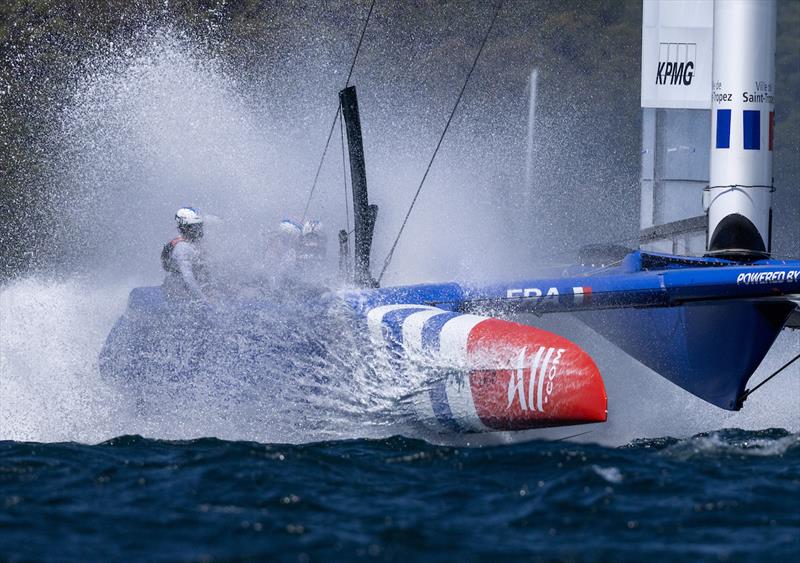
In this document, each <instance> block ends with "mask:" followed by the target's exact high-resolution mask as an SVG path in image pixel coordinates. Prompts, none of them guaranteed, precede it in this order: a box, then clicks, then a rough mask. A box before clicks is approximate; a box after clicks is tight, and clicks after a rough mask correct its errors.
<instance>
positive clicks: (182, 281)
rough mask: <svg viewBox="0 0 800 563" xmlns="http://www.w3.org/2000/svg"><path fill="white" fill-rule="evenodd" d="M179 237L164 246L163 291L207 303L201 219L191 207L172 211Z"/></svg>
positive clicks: (175, 297)
mask: <svg viewBox="0 0 800 563" xmlns="http://www.w3.org/2000/svg"><path fill="white" fill-rule="evenodd" d="M175 222H176V223H177V225H178V232H179V233H180V236H178V237H176V238H174V239H172V240H171V241H169V242H168V243H167V244H165V245H164V249H163V250H162V251H161V265H162V266H163V267H164V270H166V272H167V276H166V278H165V279H164V284H163V288H164V292H165V294H166V295H167V297H168V298H173V299H192V300H196V301H200V302H202V303H205V304H208V303H209V301H208V297H207V296H206V292H205V291H204V287H205V286H206V285H207V284H208V275H207V273H206V267H205V260H204V252H203V248H202V245H201V244H200V241H201V240H202V238H203V218H202V216H201V215H200V212H199V211H198V210H197V209H195V208H193V207H181V208H180V209H178V211H177V212H176V213H175Z"/></svg>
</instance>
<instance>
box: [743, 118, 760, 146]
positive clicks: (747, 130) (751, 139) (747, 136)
mask: <svg viewBox="0 0 800 563" xmlns="http://www.w3.org/2000/svg"><path fill="white" fill-rule="evenodd" d="M743 116H744V117H743V125H744V148H745V150H754V151H757V150H760V149H761V112H760V111H758V110H748V109H746V110H744V112H743Z"/></svg>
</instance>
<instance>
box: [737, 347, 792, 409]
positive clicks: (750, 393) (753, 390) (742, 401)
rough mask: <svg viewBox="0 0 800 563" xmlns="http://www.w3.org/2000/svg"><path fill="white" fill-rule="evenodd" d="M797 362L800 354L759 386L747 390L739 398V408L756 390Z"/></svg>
mask: <svg viewBox="0 0 800 563" xmlns="http://www.w3.org/2000/svg"><path fill="white" fill-rule="evenodd" d="M797 360H800V354H797V355H796V356H795V357H794V358H792V359H791V360H789V361H788V362H787V363H785V364H783V365H782V366H781V367H780V368H779V369H778V370H777V371H775V372H774V373H773V374H772V375H770V376H769V377H768V378H766V379H765V380H764V381H762V382H761V383H759V384H758V385H756V386H755V387H753V388H752V389H747V390H746V391H745V392H744V393H742V394H741V395H740V396H739V399H738V400H737V404H738V406H739V407H741V406H742V405H743V404H744V401H745V399H747V397H749V396H750V395H752V394H753V393H754V392H755V391H756V389H758V388H759V387H762V386H763V385H764V384H765V383H767V381H769V380H770V379H772V378H773V377H775V376H776V375H778V374H779V373H780V372H782V371H783V370H785V369H786V368H788V367H789V366H790V365H792V364H793V363H795V362H796V361H797Z"/></svg>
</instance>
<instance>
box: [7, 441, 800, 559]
mask: <svg viewBox="0 0 800 563" xmlns="http://www.w3.org/2000/svg"><path fill="white" fill-rule="evenodd" d="M798 555H800V434H793V433H790V432H787V431H785V430H780V429H769V430H763V431H743V430H735V429H727V430H721V431H717V432H711V433H703V434H698V435H696V436H694V437H691V438H686V439H675V438H669V437H664V438H659V439H647V440H637V441H634V442H632V443H629V444H627V445H624V446H622V447H606V446H600V445H593V444H577V443H572V442H570V441H569V440H565V441H532V442H528V443H524V444H515V445H503V446H494V447H482V448H460V447H445V446H435V445H431V444H429V443H427V442H424V441H418V440H410V439H406V438H400V437H395V438H389V439H382V440H365V439H358V440H345V441H330V442H319V443H309V444H303V445H285V444H263V443H255V442H236V441H224V440H218V439H213V438H207V439H198V440H189V441H164V440H150V439H145V438H142V437H139V436H121V437H119V438H115V439H113V440H109V441H106V442H103V443H100V444H97V445H82V444H77V443H51V444H42V443H25V442H15V441H5V442H0V558H2V559H4V560H11V561H28V560H54V561H59V560H65V561H66V560H73V561H89V560H143V559H144V560H178V561H182V560H185V561H194V560H201V561H214V560H270V559H278V560H287V561H322V560H330V559H340V560H354V559H379V560H388V561H409V560H442V561H456V560H457V561H477V560H491V559H494V558H500V557H514V558H523V559H525V560H532V561H645V560H655V561H697V560H708V561H763V560H767V559H772V560H782V561H792V560H797V559H796V558H797V556H798Z"/></svg>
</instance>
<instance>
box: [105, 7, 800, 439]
mask: <svg viewBox="0 0 800 563" xmlns="http://www.w3.org/2000/svg"><path fill="white" fill-rule="evenodd" d="M695 8H696V6H694V7H692V6H682V5H681V3H680V2H678V3H672V4H671V5H667V3H665V2H661V3H659V2H651V3H645V18H644V33H643V40H644V43H645V49H643V51H644V54H643V70H642V73H643V93H642V98H643V105H645V102H646V98H647V102H646V104H649V105H650V107H672V108H680V107H684V106H682V105H681V103H682V102H681V100H684V101H685V100H686V99H688V98H691V97H692V96H693V95H695V96H696V94H694V93H693V92H694V91H695V90H696V89H697V88H700V89H701V90H702V88H703V84H704V80H703V78H702V76H703V74H704V73H705V75H706V79H705V85H706V86H709V85H713V90H712V91H708V90H706V91H705V92H704V93H702V94H701V96H704V97H705V98H704V100H705V101H703V100H701V102H700V104H701V105H700V106H699V107H705V108H708V109H710V118H711V124H710V125H711V135H710V139H711V143H710V179H709V181H708V187H707V188H705V190H704V194H705V197H704V202H705V203H704V204H705V211H706V216H707V222H706V224H705V225H704V226H703V228H704V232H705V241H704V242H705V244H704V246H705V249H704V252H703V253H702V254H703V255H699V256H698V255H695V256H690V255H678V254H675V253H668V252H657V251H653V250H652V249H644V248H642V249H640V250H635V251H631V252H629V253H627V254H624V255H618V256H613V257H608V260H604V261H601V263H585V264H581V265H576V266H574V267H571V268H568V269H566V270H564V271H561V272H558V273H557V274H555V275H553V276H552V277H545V278H532V279H520V280H510V281H506V282H501V283H494V284H488V285H470V284H461V283H454V282H453V283H437V284H421V285H410V286H395V287H376V285H377V284H376V282H375V281H374V280H373V277H372V275H371V273H370V252H371V242H372V235H373V230H374V227H375V222H376V218H377V207H376V206H374V205H370V203H369V198H368V194H367V183H366V170H365V165H364V151H363V146H362V141H361V129H360V118H359V111H358V103H357V98H356V93H355V88H354V87H352V86H351V87H347V88H345V89H344V90H343V91H342V92H341V93H340V109H341V112H342V116H343V118H344V120H345V122H346V125H347V140H348V150H349V156H350V167H351V178H352V191H353V208H354V219H355V230H354V235H355V236H354V253H353V260H352V265H350V266H349V267H348V268H346V269H347V270H348V272H350V274H349V276H350V278H351V281H352V283H353V284H354V285H355V286H356V287H357V288H355V289H354V288H350V289H345V290H341V291H339V292H338V293H337V294H336V296H335V297H334V298H335V299H336V300H339V301H340V302H342V303H345V304H346V305H347V306H348V307H349V310H351V311H352V312H353V313H354V316H353V330H354V331H357V332H362V333H364V334H365V339H366V340H367V341H368V342H369V346H368V347H367V348H366V349H367V350H369V354H370V355H371V361H376V362H381V363H382V365H384V366H385V368H386V369H391V370H393V371H394V372H395V373H398V374H401V376H402V374H403V373H406V372H408V371H409V370H425V371H426V372H427V373H430V374H434V375H433V376H432V377H431V378H429V379H428V381H429V382H430V383H429V384H428V385H427V387H426V388H425V389H424V390H423V392H421V393H420V394H419V397H420V398H419V400H418V401H416V407H415V408H416V409H417V411H418V414H419V420H420V422H422V423H423V424H425V425H426V426H428V427H432V428H434V429H436V430H437V431H438V432H441V433H448V432H489V431H501V430H503V431H505V430H521V429H529V428H540V427H549V426H561V425H572V424H584V423H593V422H602V421H605V420H606V416H607V398H606V392H605V388H604V385H603V380H602V378H601V375H600V373H599V371H598V368H597V366H596V365H595V363H594V361H593V360H592V358H591V357H590V356H589V355H588V354H587V353H586V352H585V351H583V350H582V349H581V348H580V347H579V346H578V345H577V344H576V343H574V342H571V341H569V340H567V339H566V338H564V337H563V336H560V335H558V334H554V333H552V332H549V331H545V330H542V329H540V328H537V327H535V326H528V325H526V324H521V323H518V322H512V321H510V320H506V319H505V318H503V317H506V318H508V317H509V316H511V315H518V314H520V313H533V314H535V315H544V314H551V313H568V314H572V315H575V316H577V317H578V318H579V319H581V320H582V321H584V322H585V323H586V324H588V325H589V326H590V327H591V328H593V329H594V330H595V331H596V332H598V333H599V334H601V335H603V336H604V337H605V338H607V339H608V340H609V341H611V342H612V343H614V344H616V345H617V346H618V347H619V348H621V349H622V350H623V351H624V352H626V353H627V354H629V355H630V356H632V357H633V358H635V359H636V360H638V361H640V362H641V363H642V364H644V365H646V366H648V367H649V368H651V369H652V370H653V371H655V372H656V373H658V374H660V375H661V376H663V377H665V378H666V379H668V380H669V381H671V382H673V383H675V384H676V385H678V386H680V387H682V388H683V389H685V390H686V391H688V392H689V393H692V394H693V395H696V396H697V397H700V398H701V399H703V400H705V401H707V402H709V403H711V404H713V405H716V406H717V407H720V408H722V409H728V410H738V409H740V408H742V405H743V403H744V400H745V398H746V396H747V391H746V386H747V383H748V380H749V378H750V377H751V375H752V374H753V373H754V371H755V370H756V368H757V367H758V366H759V364H760V363H761V362H762V360H763V359H764V357H765V356H766V355H767V353H768V352H769V350H770V348H771V346H772V344H773V343H774V342H775V340H776V338H777V337H778V335H779V334H780V332H781V331H782V330H783V329H784V328H787V327H791V328H797V327H798V324H799V323H798V315H797V307H798V304H799V303H800V260H778V259H774V258H772V257H771V221H772V209H771V195H772V191H773V187H772V148H773V130H774V96H773V92H774V82H775V79H774V51H775V41H774V38H775V2H774V1H769V0H767V1H764V2H761V1H755V0H752V1H742V2H726V1H724V0H716V1H713V0H708V1H707V2H703V3H702V6H700V8H701V9H700V11H701V12H702V11H704V10H705V12H707V16H708V19H709V20H710V21H711V23H709V25H708V26H706V29H705V31H703V29H701V28H700V27H698V28H697V29H700V31H697V29H694V30H689V31H688V32H687V31H685V30H681V29H679V27H678V26H676V25H675V23H674V21H672V20H673V19H674V18H675V13H674V12H675V11H677V12H680V11H681V10H683V11H686V10H693V9H695ZM495 17H496V14H495ZM659 18H661V20H662V21H661V23H659V21H658V20H659ZM671 18H672V19H671ZM712 23H713V25H712ZM712 28H713V30H715V32H714V33H713V50H712V49H711V39H710V38H711V37H712V36H711V35H710V34H711V30H712ZM723 30H724V33H723ZM704 32H705V33H706V35H705V36H703V35H702V33H704ZM681 33H684V34H687V33H688V35H692V34H694V35H692V37H696V38H695V39H694V40H693V41H689V40H688V39H686V38H683V37H682V36H680V34H681ZM698 33H700V34H701V35H697V34H698ZM670 34H673V35H674V34H677V35H676V36H670ZM692 37H689V39H692ZM730 37H735V38H737V40H736V41H728V42H726V41H727V39H726V38H730ZM648 45H651V46H652V47H651V48H650V49H649V50H648ZM690 46H691V48H690ZM703 49H705V51H703ZM712 51H713V57H712V56H711V52H712ZM476 61H477V57H476ZM712 61H713V65H712ZM473 68H474V67H473ZM712 68H713V76H712V74H711V73H712V70H711V69H712ZM689 73H692V76H693V77H694V80H692V79H691V78H687V77H688V76H689ZM651 74H652V76H650V75H651ZM670 76H680V80H669V79H666V78H665V77H670ZM651 78H654V84H653V85H649V86H647V88H645V86H644V81H645V79H647V80H648V81H650V79H651ZM654 88H655V91H653V89H654ZM676 88H677V89H680V88H688V89H687V90H686V91H681V90H676ZM753 89H756V90H759V91H762V93H764V95H757V96H747V95H745V94H744V93H746V92H750V91H752V90H753ZM462 93H463V90H462ZM651 98H654V99H655V100H656V101H655V102H652V101H651ZM664 100H667V101H666V102H664ZM709 100H710V102H709ZM665 103H666V105H663V104H665ZM653 104H655V106H653ZM659 104H661V105H659ZM703 104H705V105H703ZM709 106H710V107H709ZM688 107H694V106H691V105H690V106H688ZM454 111H455V109H454ZM647 127H649V124H648V120H647V117H646V119H645V128H647ZM645 152H647V151H645ZM646 158H647V157H646ZM650 180H652V178H643V183H645V181H650ZM667 187H668V186H667ZM698 195H699V194H698ZM688 222H689V223H691V221H688ZM686 223H687V221H686V220H680V221H675V222H673V223H672V224H667V225H666V227H667V229H666V231H664V232H667V231H668V230H669V228H670V227H676V226H680V227H685V224H686ZM662 227H664V225H662ZM648 229H649V230H650V231H653V230H654V227H651V226H648ZM655 230H658V229H655ZM662 231H663V229H662ZM681 232H683V231H680V230H678V229H677V228H676V229H674V230H673V232H672V233H671V234H670V233H667V234H668V237H667V238H669V236H673V240H674V235H675V234H676V233H678V234H680V233H681ZM348 238H349V234H348V233H347V232H346V231H342V232H341V233H340V250H341V260H342V263H343V264H348V263H349V262H350V257H349V240H348ZM650 240H652V238H651V239H650ZM673 246H674V245H673ZM165 315H168V313H167V310H166V308H165V302H164V297H163V295H162V294H161V292H160V288H138V289H135V290H134V291H133V292H132V293H131V299H130V301H129V306H128V310H127V311H126V313H125V314H124V315H123V317H122V318H121V319H120V321H119V322H118V323H117V325H116V326H115V328H114V329H113V330H112V333H111V334H110V335H109V338H108V341H107V343H106V347H105V348H104V350H103V353H102V355H101V365H103V366H105V371H107V372H114V374H115V375H117V376H120V374H121V375H122V376H123V377H126V378H132V377H133V378H135V377H136V376H137V373H139V372H140V371H142V370H144V369H146V368H147V365H148V364H152V363H153V362H158V359H157V358H158V357H159V354H158V344H157V343H158V340H159V335H158V333H157V331H154V330H153V327H154V326H156V325H158V323H161V322H163V318H164V316H165ZM131 335H136V337H135V338H133V337H132V336H131ZM249 353H252V351H251V352H249ZM795 359H796V358H795ZM248 365H250V364H249V363H248V362H247V361H246V358H245V359H244V360H243V361H242V362H241V369H242V370H243V371H246V370H247V369H248ZM157 367H158V370H160V371H161V372H163V371H164V370H166V371H167V372H169V370H170V369H172V368H170V367H169V366H164V365H162V364H159V365H158V366H157Z"/></svg>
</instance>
